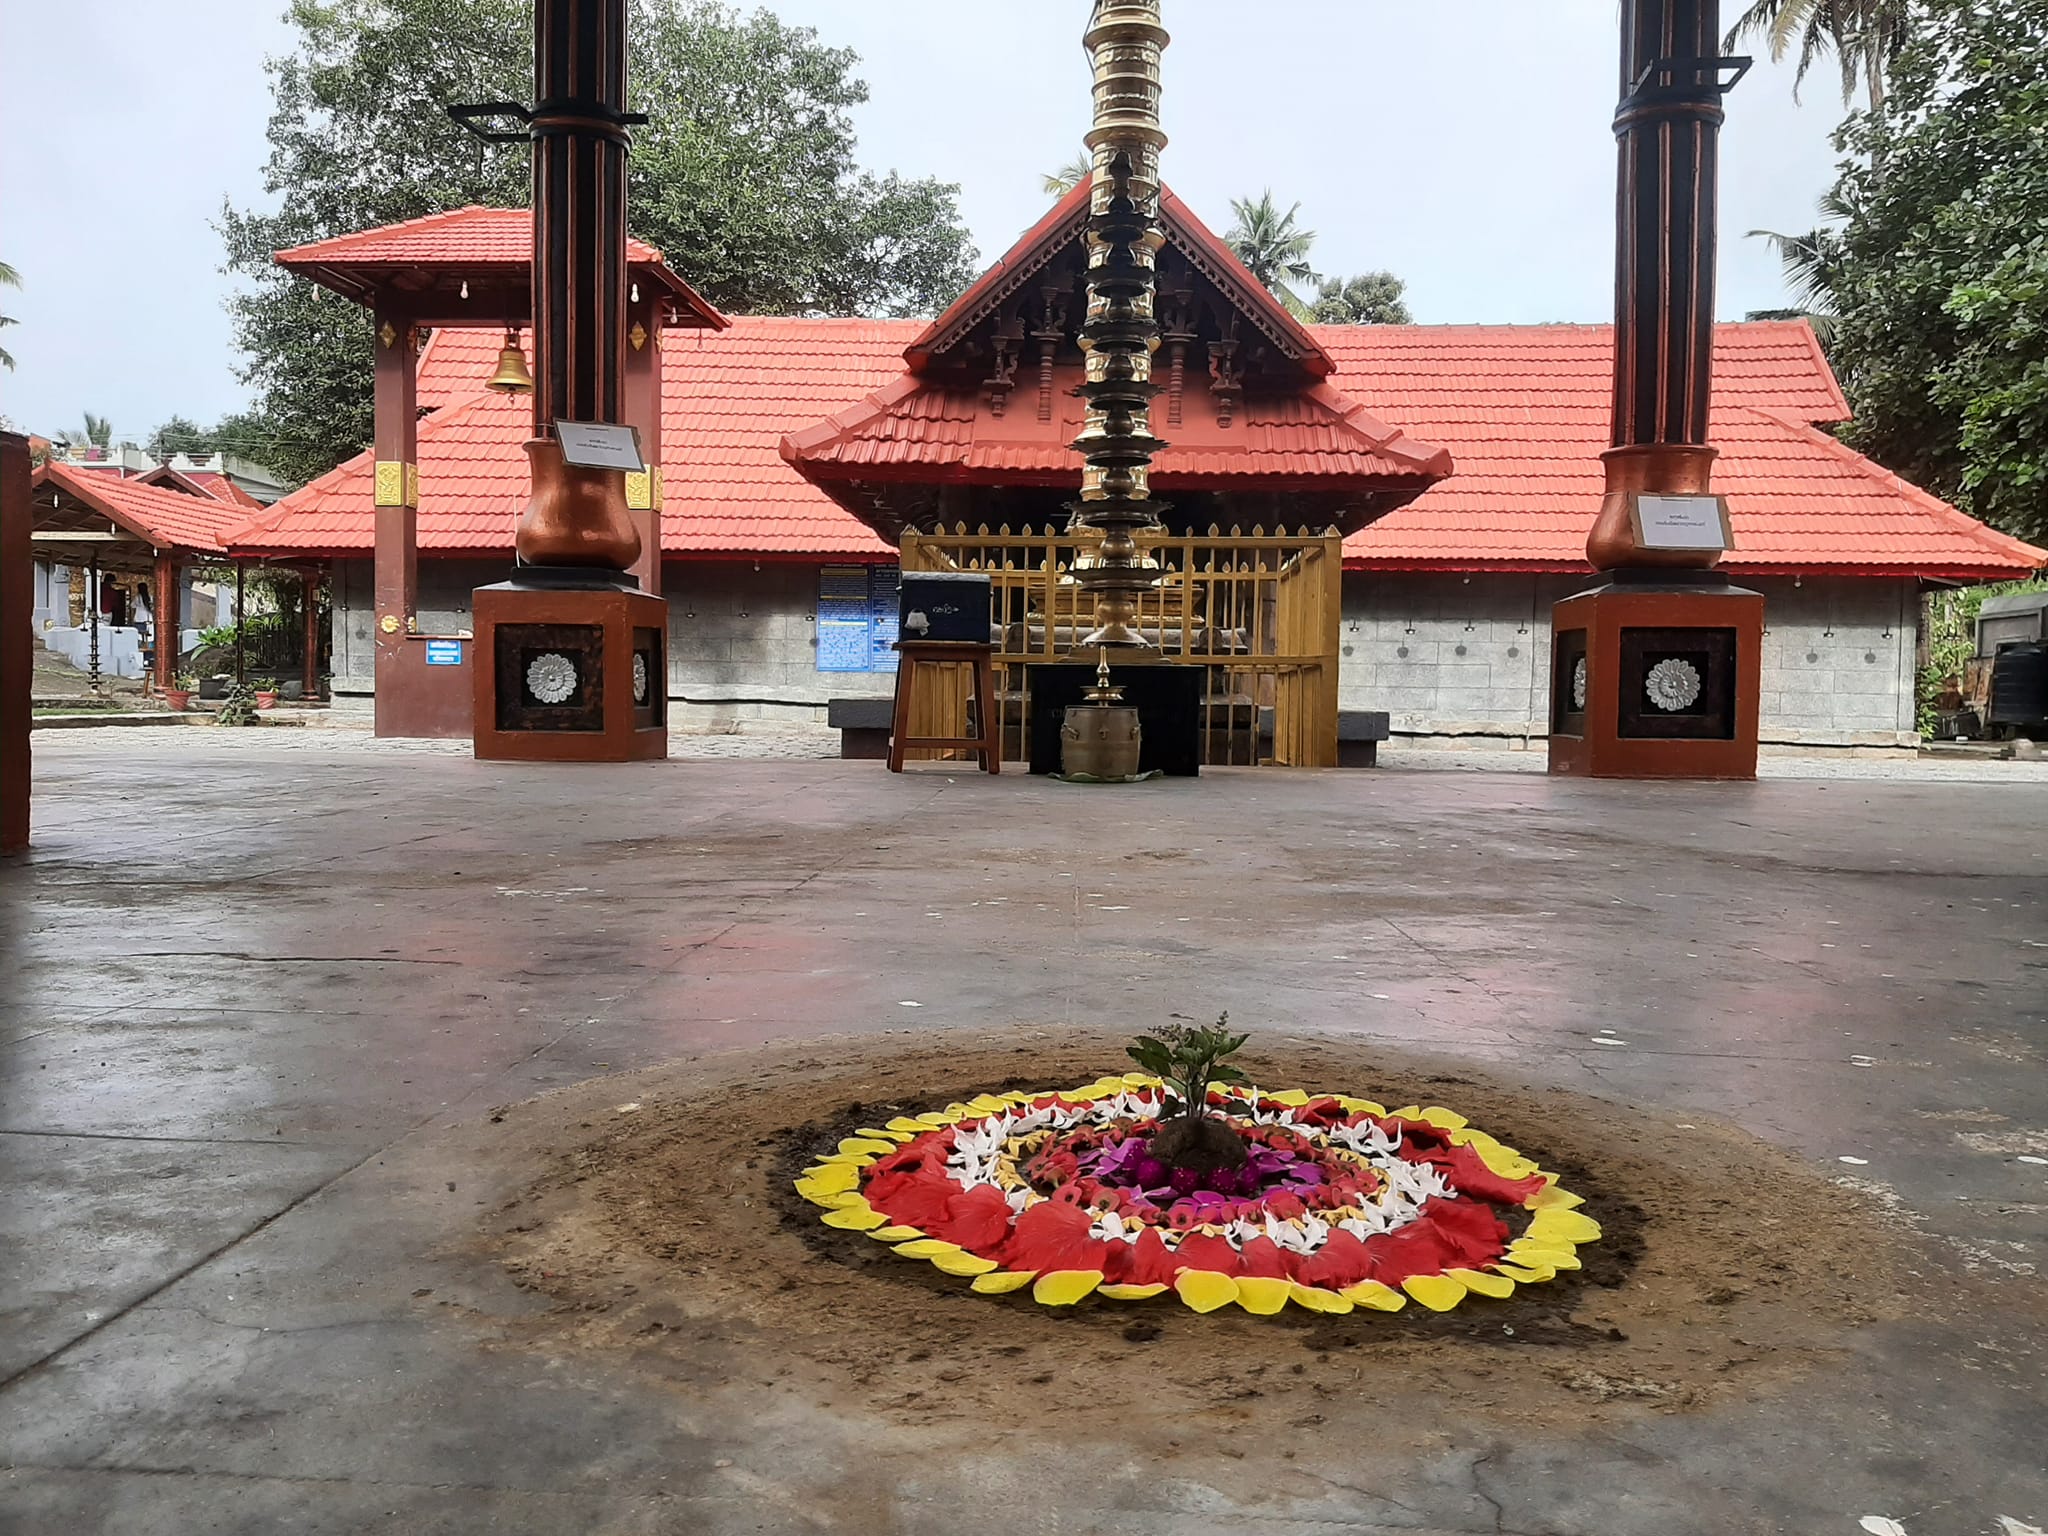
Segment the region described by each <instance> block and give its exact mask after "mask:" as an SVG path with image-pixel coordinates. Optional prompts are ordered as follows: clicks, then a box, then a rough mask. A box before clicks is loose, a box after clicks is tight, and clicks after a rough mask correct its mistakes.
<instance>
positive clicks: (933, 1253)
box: [896, 1237, 960, 1259]
mask: <svg viewBox="0 0 2048 1536" xmlns="http://www.w3.org/2000/svg"><path fill="white" fill-rule="evenodd" d="M896 1252H897V1254H898V1255H899V1256H900V1257H902V1258H906V1259H936V1258H937V1257H938V1256H939V1255H940V1254H942V1253H958V1252H960V1245H959V1244H958V1243H942V1242H940V1241H939V1240H938V1239H937V1238H935V1237H920V1238H917V1239H915V1240H913V1241H911V1242H907V1243H904V1244H902V1245H901V1246H900V1247H898V1248H897V1250H896Z"/></svg>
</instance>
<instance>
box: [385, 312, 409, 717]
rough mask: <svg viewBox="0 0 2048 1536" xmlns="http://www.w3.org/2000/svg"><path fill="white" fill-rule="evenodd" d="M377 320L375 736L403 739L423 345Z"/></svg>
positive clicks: (395, 321)
mask: <svg viewBox="0 0 2048 1536" xmlns="http://www.w3.org/2000/svg"><path fill="white" fill-rule="evenodd" d="M376 318H377V338H376V342H375V347H376V371H375V377H376V427H375V447H376V460H377V479H376V501H377V543H376V613H377V620H376V623H377V629H376V636H375V639H376V688H377V698H376V711H377V734H378V735H379V736H401V735H407V734H411V733H410V732H408V731H406V730H405V729H403V728H402V726H403V720H404V716H403V713H402V710H403V700H402V699H401V694H402V692H403V691H404V690H405V688H406V687H407V678H408V675H409V673H410V668H409V667H408V665H407V663H408V661H409V660H410V653H409V650H408V647H409V646H410V645H411V643H412V642H411V640H410V638H409V637H410V636H411V634H412V631H413V629H414V627H415V623H414V616H415V614H416V613H417V612H418V610H419V559H420V555H419V505H420V472H419V348H418V346H417V345H416V344H415V331H414V327H413V322H412V321H411V319H409V318H408V317H406V316H403V315H394V314H385V313H379V314H378V315H377V317H376Z"/></svg>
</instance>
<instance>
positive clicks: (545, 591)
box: [470, 576, 668, 763]
mask: <svg viewBox="0 0 2048 1536" xmlns="http://www.w3.org/2000/svg"><path fill="white" fill-rule="evenodd" d="M475 612H476V650H475V655H474V657H473V659H472V661H471V663H470V666H471V671H472V673H473V676H474V679H475V685H476V755H477V756H478V757H480V758H485V759H489V760H493V761H501V762H503V761H509V762H546V763H630V762H641V761H645V760H647V759H650V758H662V757H666V756H668V604H667V603H666V602H664V601H663V600H662V599H661V598H658V597H652V596H649V595H648V594H647V593H645V592H641V591H637V590H632V589H626V588H621V587H617V586H609V585H571V584H567V583H545V584H543V583H537V582H532V581H529V580H528V579H526V578H525V577H524V576H522V577H519V578H515V579H514V580H512V581H509V582H505V583H502V584H500V585H498V586H493V587H479V588H478V589H477V592H476V609H475Z"/></svg>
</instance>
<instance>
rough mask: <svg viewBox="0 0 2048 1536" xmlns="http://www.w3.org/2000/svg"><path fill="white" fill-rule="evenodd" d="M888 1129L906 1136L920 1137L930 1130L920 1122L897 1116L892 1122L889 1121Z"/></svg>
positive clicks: (906, 1116)
mask: <svg viewBox="0 0 2048 1536" xmlns="http://www.w3.org/2000/svg"><path fill="white" fill-rule="evenodd" d="M889 1129H890V1130H892V1131H901V1132H902V1133H903V1134H904V1135H906V1136H922V1135H923V1134H924V1133H925V1132H926V1131H928V1130H930V1129H931V1127H930V1126H928V1125H926V1124H925V1123H924V1122H923V1121H922V1120H913V1119H911V1118H910V1116H908V1115H898V1116H897V1117H896V1118H895V1119H894V1120H891V1121H890V1122H889Z"/></svg>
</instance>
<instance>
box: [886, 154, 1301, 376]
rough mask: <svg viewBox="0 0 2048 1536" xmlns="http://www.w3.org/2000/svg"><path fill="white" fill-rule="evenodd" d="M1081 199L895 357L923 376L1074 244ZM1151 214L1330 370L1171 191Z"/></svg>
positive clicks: (1048, 218)
mask: <svg viewBox="0 0 2048 1536" xmlns="http://www.w3.org/2000/svg"><path fill="white" fill-rule="evenodd" d="M1088 198H1089V188H1088V183H1087V182H1085V181H1084V182H1082V183H1081V184H1080V185H1079V186H1077V187H1075V188H1074V189H1073V190H1072V191H1071V192H1069V193H1067V195H1066V196H1065V197H1062V198H1061V199H1060V200H1059V201H1058V202H1056V203H1054V204H1053V205H1052V207H1050V208H1048V209H1047V210H1046V211H1045V216H1044V217H1043V218H1041V219H1040V220H1039V221H1038V222H1037V223H1036V224H1034V225H1032V226H1031V228H1029V229H1028V230H1026V231H1025V232H1024V233H1023V235H1022V236H1020V237H1019V238H1018V241H1017V243H1016V244H1015V245H1013V246H1011V247H1010V249H1009V252H1008V253H1007V254H1006V255H1004V256H1003V257H1002V258H1001V259H1000V260H999V261H997V262H996V264H995V265H994V266H992V267H990V268H989V269H988V270H987V271H986V272H984V273H982V274H981V276H980V277H978V278H976V279H975V280H974V282H973V283H972V284H970V285H969V287H968V289H967V291H966V292H965V293H963V294H961V295H960V297H959V298H957V299H955V300H954V301H953V302H952V303H951V304H950V305H948V306H947V308H946V312H945V313H944V314H943V315H941V316H939V318H938V319H936V320H934V321H933V322H932V323H931V324H930V325H928V326H926V327H925V328H924V330H922V331H920V332H919V333H918V336H917V339H916V340H915V341H913V342H911V344H910V345H909V346H908V347H907V348H905V349H904V353H903V357H904V361H906V362H907V363H909V364H910V367H911V371H912V372H918V373H921V372H923V370H924V368H925V366H926V365H927V364H928V363H930V361H931V360H932V358H933V357H934V356H936V355H937V354H938V353H940V352H942V351H944V350H945V349H946V348H947V347H949V346H951V345H952V344H953V343H954V342H955V341H957V340H959V339H960V337H961V336H963V335H965V334H966V333H967V332H968V331H969V330H971V329H973V327H974V326H975V325H976V324H978V323H979V322H980V321H981V319H982V318H983V317H984V316H985V315H986V314H987V313H988V312H989V311H990V310H991V309H992V308H993V307H994V306H995V305H996V303H998V302H999V301H1000V300H1002V299H1003V298H1004V297H1006V296H1007V295H1009V294H1010V293H1012V292H1014V291H1015V290H1016V288H1017V286H1018V285H1019V284H1020V283H1022V282H1023V281H1024V280H1025V279H1026V278H1028V277H1029V276H1030V275H1031V273H1033V272H1034V271H1036V270H1037V269H1038V268H1039V267H1041V266H1043V265H1044V264H1045V263H1046V262H1047V261H1048V260H1050V259H1051V258H1052V257H1053V256H1054V255H1056V254H1057V253H1058V252H1059V251H1061V250H1063V249H1064V248H1065V247H1066V246H1067V244H1068V243H1069V242H1070V241H1072V240H1074V239H1076V238H1077V237H1078V236H1079V235H1080V233H1081V228H1082V226H1083V225H1084V224H1086V223H1087V222H1088ZM1159 212H1160V222H1161V223H1162V224H1164V225H1165V226H1166V231H1167V235H1168V238H1169V239H1171V240H1172V241H1173V242H1174V243H1175V244H1177V245H1178V246H1179V247H1180V248H1181V249H1182V250H1183V251H1185V252H1186V253H1187V256H1188V259H1189V260H1190V261H1191V262H1193V263H1194V265H1195V266H1196V267H1197V268H1198V269H1199V270H1200V271H1201V272H1202V274H1203V275H1204V276H1206V277H1207V278H1208V279H1209V280H1210V281H1211V282H1213V283H1215V284H1216V285H1217V287H1218V288H1220V289H1222V291H1223V292H1224V293H1225V294H1227V295H1228V296H1229V297H1230V298H1231V299H1232V300H1233V301H1234V302H1235V303H1236V304H1237V306H1238V307H1239V308H1240V309H1242V310H1243V311H1244V312H1245V313H1246V315H1247V316H1249V317H1250V318H1251V319H1252V322H1253V324H1255V325H1259V326H1261V327H1263V328H1266V329H1269V330H1271V331H1273V332H1275V333H1277V335H1278V336H1280V337H1281V338H1284V340H1285V342H1286V346H1287V350H1289V351H1291V352H1293V353H1295V354H1297V355H1298V356H1299V357H1300V359H1301V365H1302V367H1303V368H1305V369H1307V370H1308V372H1309V373H1311V374H1313V375H1315V376H1316V377H1318V378H1321V377H1323V376H1325V375H1327V374H1329V373H1330V372H1331V371H1332V368H1333V366H1334V365H1333V364H1332V363H1331V361H1330V358H1329V356H1328V355H1327V354H1326V353H1325V352H1324V351H1323V349H1322V348H1321V347H1320V346H1318V345H1317V343H1316V338H1315V336H1314V334H1313V333H1312V332H1311V331H1310V330H1309V328H1308V327H1307V326H1304V325H1303V324H1302V323H1301V322H1300V321H1299V320H1296V319H1295V318H1294V316H1292V315H1290V314H1289V313H1288V312H1287V309H1286V307H1285V306H1284V305H1282V304H1281V302H1280V301H1279V299H1277V298H1276V297H1274V295H1273V292H1272V290H1271V289H1269V288H1267V287H1266V285H1265V284H1264V283H1261V282H1260V281H1259V280H1258V279H1257V278H1256V277H1253V276H1252V274H1251V272H1250V271H1249V270H1248V269H1247V268H1246V267H1245V264H1244V263H1243V262H1241V261H1239V260H1238V259H1237V253H1236V252H1235V251H1233V250H1231V248H1230V247H1229V246H1228V245H1226V244H1225V243H1224V242H1223V241H1222V240H1220V239H1218V238H1217V237H1216V235H1215V233H1214V232H1213V231H1211V230H1210V228H1209V226H1208V225H1206V224H1204V223H1203V222H1202V221H1201V220H1200V219H1198V218H1196V217H1195V214H1194V210H1192V209H1191V208H1189V207H1188V205H1187V204H1186V203H1184V202H1182V201H1181V200H1180V199H1179V198H1178V197H1176V196H1174V193H1173V189H1172V188H1171V187H1161V188H1160V189H1159Z"/></svg>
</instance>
